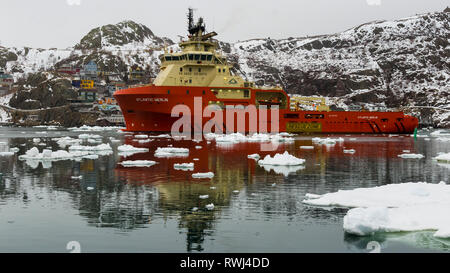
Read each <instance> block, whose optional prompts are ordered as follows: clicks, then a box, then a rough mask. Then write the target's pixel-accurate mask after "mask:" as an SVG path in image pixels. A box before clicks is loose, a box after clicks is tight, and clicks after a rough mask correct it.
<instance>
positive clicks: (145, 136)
mask: <svg viewBox="0 0 450 273" xmlns="http://www.w3.org/2000/svg"><path fill="white" fill-rule="evenodd" d="M134 138H140V139H145V138H148V135H134Z"/></svg>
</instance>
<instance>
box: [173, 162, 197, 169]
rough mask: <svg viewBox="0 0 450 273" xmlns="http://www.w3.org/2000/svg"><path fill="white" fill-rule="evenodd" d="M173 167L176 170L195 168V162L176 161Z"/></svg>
mask: <svg viewBox="0 0 450 273" xmlns="http://www.w3.org/2000/svg"><path fill="white" fill-rule="evenodd" d="M173 168H174V169H175V170H194V163H175V164H173Z"/></svg>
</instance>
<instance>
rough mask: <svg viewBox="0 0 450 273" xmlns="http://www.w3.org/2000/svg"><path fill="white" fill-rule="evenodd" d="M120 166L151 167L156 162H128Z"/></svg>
mask: <svg viewBox="0 0 450 273" xmlns="http://www.w3.org/2000/svg"><path fill="white" fill-rule="evenodd" d="M119 164H121V165H122V166H124V167H150V166H153V165H155V164H156V162H155V161H152V160H126V161H122V162H120V163H119Z"/></svg>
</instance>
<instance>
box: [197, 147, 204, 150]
mask: <svg viewBox="0 0 450 273" xmlns="http://www.w3.org/2000/svg"><path fill="white" fill-rule="evenodd" d="M201 148H203V147H202V146H195V149H197V150H200V149H201Z"/></svg>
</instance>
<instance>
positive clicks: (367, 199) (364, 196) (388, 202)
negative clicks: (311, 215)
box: [303, 182, 450, 236]
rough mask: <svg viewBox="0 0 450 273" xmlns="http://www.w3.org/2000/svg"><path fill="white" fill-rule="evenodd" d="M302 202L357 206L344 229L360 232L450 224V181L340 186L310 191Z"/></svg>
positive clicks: (443, 231)
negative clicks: (323, 191)
mask: <svg viewBox="0 0 450 273" xmlns="http://www.w3.org/2000/svg"><path fill="white" fill-rule="evenodd" d="M303 203H306V204H309V205H317V206H342V207H356V208H355V209H351V210H349V211H348V213H347V215H346V216H345V217H344V230H345V231H346V232H349V233H352V234H357V235H368V234H372V233H374V232H395V231H416V230H437V231H438V232H436V236H446V235H447V231H448V229H449V228H450V218H449V217H447V215H450V185H446V184H445V183H442V182H441V183H439V184H431V183H423V182H419V183H402V184H389V185H384V186H380V187H374V188H359V189H354V190H340V191H338V192H334V193H327V194H323V195H307V196H306V199H305V200H303Z"/></svg>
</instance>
